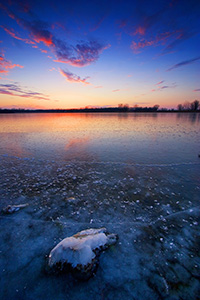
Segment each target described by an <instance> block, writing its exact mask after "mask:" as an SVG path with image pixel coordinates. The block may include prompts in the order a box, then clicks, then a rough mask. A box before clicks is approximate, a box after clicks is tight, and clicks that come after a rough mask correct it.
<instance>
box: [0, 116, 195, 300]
mask: <svg viewBox="0 0 200 300" xmlns="http://www.w3.org/2000/svg"><path fill="white" fill-rule="evenodd" d="M199 129H200V114H198V113H196V114H192V113H166V114H165V113H162V114H161V113H144V114H143V113H133V114H131V113H128V114H123V113H120V114H115V113H112V114H103V113H102V114H98V113H97V114H83V113H81V114H56V113H55V114H7V115H6V114H0V193H1V201H0V209H1V210H2V209H3V208H4V207H6V206H7V205H8V204H12V205H17V204H24V203H28V204H29V205H28V206H27V207H25V208H23V209H21V210H19V211H17V212H15V213H13V214H3V213H1V214H0V240H1V246H0V254H1V255H0V291H1V292H0V299H7V300H12V299H13V300H18V299H19V300H26V299H27V300H29V299H30V300H33V299H37V300H40V299H45V300H55V299H56V300H63V299H69V300H75V299H81V300H82V299H83V300H84V299H92V300H93V299H94V300H103V299H104V300H111V299H116V300H119V299H120V300H121V299H128V300H129V299H133V300H144V299H147V300H151V299H152V300H157V299H158V300H160V299H164V300H179V299H182V300H191V299H192V300H196V299H199V298H198V297H199V294H200V281H199V280H200V257H199V253H200V234H199V215H200V204H199V203H200V202H199V200H200V158H199V157H198V154H200V130H199ZM100 227H106V228H107V229H108V230H109V231H110V232H111V233H117V234H118V236H119V240H118V242H117V244H116V245H114V246H111V247H110V248H109V249H108V250H106V251H105V253H102V254H101V256H100V262H99V266H98V269H97V272H96V274H95V276H94V277H92V278H90V279H89V280H88V281H86V282H82V281H76V280H75V279H73V278H72V276H71V275H70V274H62V275H55V274H48V273H47V272H46V257H47V256H48V254H49V252H50V250H51V249H52V248H53V247H54V246H55V245H56V244H57V243H58V242H59V241H60V240H62V239H63V238H65V237H68V236H71V235H73V234H75V233H77V232H78V231H80V230H83V229H87V228H100Z"/></svg>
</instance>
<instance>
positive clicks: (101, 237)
mask: <svg viewBox="0 0 200 300" xmlns="http://www.w3.org/2000/svg"><path fill="white" fill-rule="evenodd" d="M116 241H117V235H116V234H109V233H108V232H107V230H106V228H99V229H95V228H90V229H87V230H82V231H81V232H78V233H76V234H75V235H73V236H71V237H67V238H65V239H63V240H62V241H61V242H60V243H58V245H56V247H54V248H53V249H52V250H51V252H50V254H49V262H48V265H49V266H50V267H53V266H55V267H58V268H59V269H61V270H63V268H64V267H65V266H68V265H69V266H70V267H71V268H72V271H73V270H76V271H77V272H79V273H81V274H82V276H83V278H84V277H85V278H88V276H89V277H90V276H91V275H92V273H93V271H94V270H93V269H94V266H95V265H96V264H97V255H98V254H99V252H100V251H101V250H103V249H106V248H107V247H108V246H110V245H113V244H115V243H116Z"/></svg>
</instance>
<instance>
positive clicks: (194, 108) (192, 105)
mask: <svg viewBox="0 0 200 300" xmlns="http://www.w3.org/2000/svg"><path fill="white" fill-rule="evenodd" d="M198 108H199V101H198V100H194V101H193V102H192V103H191V110H197V109H198Z"/></svg>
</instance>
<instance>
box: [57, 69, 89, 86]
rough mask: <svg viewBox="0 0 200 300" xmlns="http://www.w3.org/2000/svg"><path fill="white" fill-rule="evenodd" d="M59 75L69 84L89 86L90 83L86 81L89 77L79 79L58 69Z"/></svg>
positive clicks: (66, 71)
mask: <svg viewBox="0 0 200 300" xmlns="http://www.w3.org/2000/svg"><path fill="white" fill-rule="evenodd" d="M60 74H62V75H63V76H64V77H65V78H66V80H67V81H69V82H72V83H83V84H90V82H88V81H87V79H88V78H90V77H85V78H83V79H81V77H80V76H78V75H76V74H73V73H71V72H69V71H68V70H65V71H64V70H62V69H60Z"/></svg>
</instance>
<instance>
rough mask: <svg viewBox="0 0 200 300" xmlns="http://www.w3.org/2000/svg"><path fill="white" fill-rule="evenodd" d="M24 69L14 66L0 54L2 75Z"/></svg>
mask: <svg viewBox="0 0 200 300" xmlns="http://www.w3.org/2000/svg"><path fill="white" fill-rule="evenodd" d="M16 67H18V68H23V66H21V65H19V64H12V62H11V61H9V60H7V59H5V57H4V54H3V53H1V54H0V73H3V74H7V73H8V72H9V69H13V68H16Z"/></svg>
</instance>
